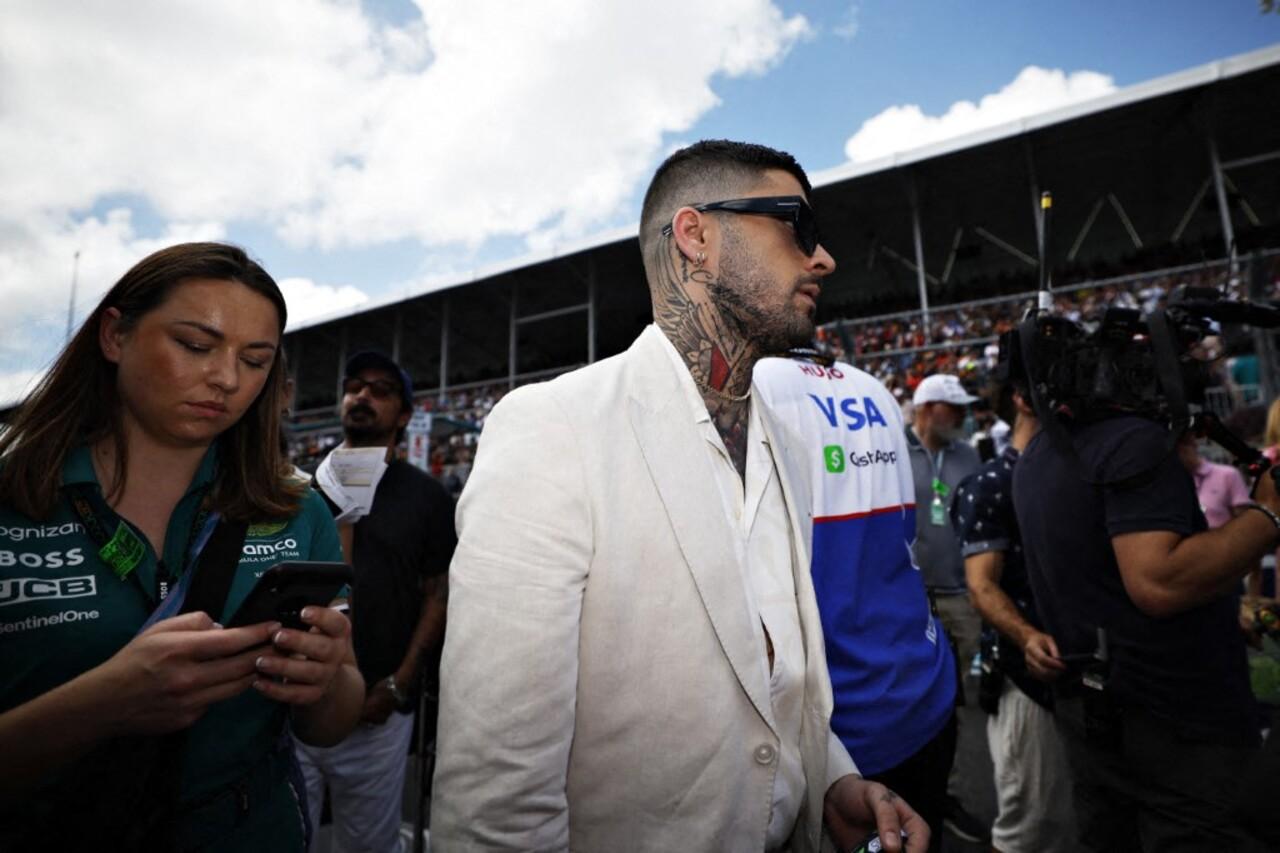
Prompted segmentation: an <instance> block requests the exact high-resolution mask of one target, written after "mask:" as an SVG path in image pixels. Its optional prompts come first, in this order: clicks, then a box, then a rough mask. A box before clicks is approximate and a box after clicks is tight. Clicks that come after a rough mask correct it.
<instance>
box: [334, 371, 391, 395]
mask: <svg viewBox="0 0 1280 853" xmlns="http://www.w3.org/2000/svg"><path fill="white" fill-rule="evenodd" d="M365 388H368V389H369V393H370V394H372V395H373V397H374V399H377V400H385V399H386V398H388V397H399V396H400V386H399V385H398V384H396V383H395V382H392V381H390V380H388V379H374V380H373V381H372V382H366V381H365V380H363V379H361V378H360V377H359V376H348V377H347V378H346V379H344V380H342V393H343V394H350V395H351V396H353V397H354V396H355V395H356V394H359V393H360V392H361V391H363V390H364V389H365Z"/></svg>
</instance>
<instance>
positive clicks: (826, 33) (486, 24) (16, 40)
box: [0, 0, 1280, 400]
mask: <svg viewBox="0 0 1280 853" xmlns="http://www.w3.org/2000/svg"><path fill="white" fill-rule="evenodd" d="M78 6H85V7H88V6H92V4H77V7H78ZM125 8H128V9H129V10H130V11H129V12H128V13H127V14H123V13H121V12H120V11H119V9H120V7H116V8H115V9H103V10H97V9H93V8H73V7H69V6H62V4H49V3H47V2H41V0H18V2H16V3H14V4H13V6H11V7H10V8H9V10H8V11H7V13H6V19H7V25H6V27H5V29H4V31H3V32H0V105H4V106H0V111H2V112H0V115H2V116H3V120H2V121H0V312H3V313H0V316H3V317H5V318H6V319H5V320H3V321H0V323H2V324H3V325H2V326H0V331H2V332H3V334H0V400H3V399H12V398H13V397H14V396H16V395H17V394H19V393H20V392H21V389H22V388H23V387H26V386H27V385H28V384H29V382H30V381H31V379H32V377H33V376H35V375H38V373H39V371H40V370H41V369H42V368H43V367H44V366H45V365H46V364H47V363H48V362H49V360H50V359H51V358H52V357H53V356H54V355H55V354H56V351H57V348H58V346H59V345H60V344H61V339H62V334H63V331H64V328H65V322H66V310H67V294H68V287H69V281H70V278H71V271H72V255H73V254H74V252H76V251H80V252H81V260H80V265H79V272H78V277H79V298H78V300H77V302H78V308H79V310H78V312H77V313H78V316H79V317H83V316H84V314H85V313H86V312H87V311H88V309H89V308H90V307H91V306H92V304H93V303H94V302H96V300H97V298H98V297H99V296H100V295H101V293H102V292H104V291H105V289H106V288H107V287H108V286H109V285H110V284H111V282H112V281H114V279H115V278H117V277H118V276H119V275H120V274H121V273H123V272H124V270H125V269H127V267H128V266H129V265H130V264H132V263H133V262H134V261H136V260H138V259H139V258H140V257H142V256H143V255H145V254H146V253H148V252H150V251H153V250H154V249H156V248H159V247H160V246H163V245H166V244H168V243H171V242H176V241H178V240H182V239H206V238H213V239H230V240H233V241H235V242H238V243H241V244H242V245H245V246H246V247H248V248H249V249H250V250H251V251H252V252H253V253H254V254H256V255H257V256H258V257H259V258H260V259H261V260H262V261H263V262H264V264H265V265H266V267H267V268H268V270H269V271H271V272H272V273H273V275H275V276H276V278H277V279H278V280H280V281H281V282H282V284H283V285H284V286H285V290H286V295H287V296H288V298H289V300H290V310H291V314H292V315H294V316H298V317H304V316H306V315H308V314H311V315H315V314H323V313H327V312H332V311H334V310H349V309H351V308H353V307H355V306H358V305H359V304H361V302H362V301H367V300H371V299H372V300H376V299H382V298H386V297H387V296H389V295H392V294H398V293H406V292H410V291H414V290H418V289H421V288H423V287H430V286H433V284H438V283H439V282H441V281H444V280H449V279H450V278H451V277H457V276H460V275H463V274H465V273H467V272H469V271H470V270H473V269H475V268H477V267H483V266H486V265H489V264H492V263H495V262H500V261H503V260H507V259H511V258H516V257H521V256H524V255H526V254H529V253H531V252H538V251H545V250H547V249H549V248H552V247H554V246H557V245H563V244H565V243H567V242H576V241H579V240H581V239H583V238H586V237H589V236H591V235H593V234H598V233H605V232H609V231H611V230H615V229H618V228H621V227H625V226H628V225H630V224H631V223H633V222H634V221H635V219H636V217H637V214H638V207H639V198H640V196H641V194H642V193H643V188H644V184H645V182H646V180H647V178H648V175H649V174H650V173H651V172H652V170H653V168H654V167H655V166H656V164H657V163H658V162H659V161H660V160H661V159H662V157H663V156H664V155H665V154H666V153H667V152H668V151H669V150H671V149H672V148H673V147H674V146H677V145H679V144H681V143H685V142H689V141H692V140H695V139H699V138H704V137H717V136H725V137H732V138H739V139H748V140H751V141H759V142H764V143H767V144H770V145H774V146H777V147H780V148H784V149H786V150H789V151H791V152H792V153H793V154H795V155H796V156H797V157H798V158H799V159H800V161H801V162H802V163H803V164H804V165H805V166H806V168H807V169H809V170H810V172H816V171H821V170H822V169H826V168H830V167H833V166H838V165H840V164H842V163H844V162H846V161H847V160H848V159H849V157H850V156H851V154H853V155H855V156H860V157H865V156H870V155H871V154H874V153H886V152H887V151H888V150H890V149H892V148H905V147H913V146H914V145H916V144H919V142H920V141H922V140H925V141H927V140H926V138H925V137H924V136H923V135H922V134H926V133H931V134H934V136H935V137H936V136H937V135H939V134H942V135H945V134H947V133H952V132H956V131H958V130H964V129H967V128H969V127H971V125H972V122H973V121H975V120H977V121H981V120H984V117H985V118H986V119H989V120H995V119H996V118H1000V117H1004V118H1006V119H1007V118H1008V117H1009V116H1010V115H1012V114H1018V113H1025V112H1029V111H1038V110H1040V109H1044V108H1052V107H1053V106H1056V105H1059V104H1060V103H1062V102H1064V99H1065V100H1080V99H1087V98H1089V97H1094V96H1097V95H1098V94H1102V93H1104V92H1106V91H1109V90H1110V89H1112V88H1115V87H1124V86H1127V85H1131V84H1133V83H1138V82H1142V81H1145V80H1149V79H1151V78H1154V77H1158V76H1161V75H1164V74H1168V73H1171V72H1174V71H1178V70H1182V69H1185V68H1189V67H1193V66H1197V65H1201V64H1204V63H1206V62H1210V61H1213V60H1216V59H1222V58H1225V57H1228V56H1232V55H1235V54H1239V53H1244V52H1247V51H1250V50H1254V49H1257V48H1261V47H1266V46H1269V45H1273V44H1276V43H1278V42H1280V15H1270V16H1263V15H1260V14H1259V13H1258V9H1257V3H1256V0H1217V2H1212V3H1207V2H1203V0H1201V2H1194V1H1193V0H1172V1H1171V2H1163V3H1151V2H1142V3H1139V2H1131V0H1115V2H1110V3H1100V2H1090V3H1084V2H1077V3H1030V2H1025V0H1024V2H1014V0H968V2H961V0H941V2H937V3H907V2H892V0H859V2H852V3H850V2H836V3H820V2H784V0H776V1H775V2H770V0H705V1H704V2H703V3H701V4H698V5H696V6H694V5H690V4H688V3H687V2H684V0H652V2H648V3H645V4H637V3H622V2H608V0H520V2H515V0H510V1H509V2H503V1H502V0H451V2H446V3H436V2H427V0H421V5H419V4H417V3H415V2H411V1H410V0H367V1H366V2H364V3H357V2H354V0H277V2H273V3H271V4H261V3H255V2H252V0H224V2H220V3H216V4H204V3H199V2H196V0H151V2H141V0H140V2H138V3H134V4H130V5H129V6H128V7H125ZM1028 69H1031V70H1028ZM1035 69H1043V71H1036V70H1035ZM1054 72H1057V73H1054ZM984 98H986V99H987V100H985V101H984V100H983V99H984ZM964 101H969V102H972V103H973V104H974V105H975V106H974V107H973V108H972V109H967V108H963V107H960V108H957V107H956V106H955V105H956V104H957V103H959V102H964ZM975 116H976V118H975ZM855 135H856V136H855ZM851 137H855V141H854V142H852V143H851V142H850V138H851ZM868 152H869V153H868Z"/></svg>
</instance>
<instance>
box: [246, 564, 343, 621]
mask: <svg viewBox="0 0 1280 853" xmlns="http://www.w3.org/2000/svg"><path fill="white" fill-rule="evenodd" d="M353 579H354V574H353V573H352V571H351V567H350V566H347V565H345V564H343V563H318V562H286V563H277V564H276V565H274V566H272V567H271V568H269V569H267V570H266V572H264V573H263V575H262V577H260V578H258V583H257V584H256V585H255V586H254V588H253V589H252V590H251V591H250V592H249V595H248V596H246V597H245V600H244V601H243V602H242V603H241V604H240V607H239V609H237V610H236V612H235V615H234V616H232V617H231V619H230V621H229V622H228V623H227V627H228V628H236V627H239V626H242V625H256V624H258V623H259V622H279V623H280V624H282V625H284V626H285V627H286V628H292V629H294V630H297V631H305V630H307V628H308V627H309V626H308V625H306V624H305V623H304V622H303V621H302V617H301V613H302V609H303V608H304V607H308V606H318V607H327V606H328V605H329V602H331V601H333V599H334V598H335V597H337V595H338V593H339V592H341V591H342V589H343V587H345V586H347V585H348V584H350V583H351V582H352V580H353Z"/></svg>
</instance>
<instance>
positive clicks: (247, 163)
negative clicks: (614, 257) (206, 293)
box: [0, 0, 809, 247]
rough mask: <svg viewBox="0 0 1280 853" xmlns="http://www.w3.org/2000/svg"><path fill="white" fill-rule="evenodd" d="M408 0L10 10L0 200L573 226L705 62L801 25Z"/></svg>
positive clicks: (770, 56)
mask: <svg viewBox="0 0 1280 853" xmlns="http://www.w3.org/2000/svg"><path fill="white" fill-rule="evenodd" d="M419 7H420V10H421V13H422V18H421V19H420V20H418V21H416V22H414V23H413V24H410V25H407V26H404V27H388V26H383V25H380V24H378V23H377V22H375V21H373V20H371V19H370V18H368V17H366V15H365V14H364V13H363V12H362V10H361V7H360V5H359V4H358V3H357V2H355V0H273V2H271V3H265V4H264V3H261V2H258V0H222V2H218V3H205V2H199V0H178V2H174V0H142V1H141V2H136V3H131V4H129V5H128V6H127V7H123V8H122V7H119V6H115V5H112V4H76V5H75V6H73V7H68V6H65V5H63V4H57V3H47V2H44V0H19V2H17V3H14V4H10V5H9V7H8V8H7V10H6V14H5V18H6V26H5V27H4V28H3V30H0V103H3V104H4V105H5V108H4V118H5V120H4V122H3V129H0V209H3V210H5V211H9V212H11V213H12V214H15V215H16V214H18V213H19V212H22V213H25V212H29V211H33V210H36V211H59V212H60V211H67V210H77V209H81V210H82V209H84V208H86V207H88V206H90V205H92V204H93V203H94V201H95V200H97V199H100V198H102V197H103V196H104V195H107V194H111V193H132V194H135V195H138V196H141V197H144V198H145V199H146V200H147V201H148V202H149V203H150V204H151V205H152V206H153V207H154V208H155V209H156V210H157V211H158V212H159V213H160V215H161V216H163V217H164V218H166V219H180V220H193V219H198V220H203V219H213V220H216V221H224V222H226V221H232V220H241V221H244V220H249V221H257V222H262V223H265V224H268V225H270V226H272V227H275V228H277V229H279V231H280V233H282V234H283V235H285V236H286V237H288V238H289V239H290V240H292V241H293V242H295V243H296V244H299V245H318V246H322V247H332V246H348V245H350V246H366V245H372V244H377V243H380V242H384V241H391V240H397V239H401V238H405V237H412V238H416V239H418V240H420V241H421V242H423V243H425V244H428V245H438V244H444V243H454V242H461V243H465V244H468V245H472V246H475V245H478V244H479V243H481V242H482V241H483V240H485V239H486V238H487V237H490V236H494V235H501V234H506V235H510V234H515V235H523V234H524V233H526V232H528V231H531V230H534V229H535V228H539V227H546V226H547V225H548V224H558V225H559V226H560V227H562V228H563V229H564V230H565V231H566V232H581V231H582V230H583V229H585V228H587V227H589V226H590V225H592V224H594V223H599V222H600V221H601V220H603V219H604V218H606V217H607V216H608V215H609V214H610V213H613V212H615V211H616V210H617V208H618V206H619V205H620V203H622V201H623V200H624V199H626V198H627V197H629V194H630V192H631V191H632V190H633V188H634V186H635V183H636V182H637V181H638V180H639V179H640V178H641V177H642V176H643V174H642V173H643V172H644V171H646V170H647V169H648V168H649V167H650V165H651V157H652V155H653V154H654V153H655V152H657V151H658V150H659V148H660V146H661V138H662V134H664V133H667V132H671V131H680V130H684V129H686V128H688V127H690V126H691V125H692V124H693V123H694V122H695V121H697V119H698V118H699V117H700V116H701V115H702V114H703V113H705V112H706V111H707V110H708V109H710V108H712V107H713V106H715V104H716V103H717V99H716V95H715V93H714V92H713V90H712V88H711V85H710V82H711V80H712V78H713V77H714V76H715V75H717V74H724V75H730V76H740V75H745V74H759V73H762V72H764V71H766V70H767V69H768V68H769V67H770V66H771V65H772V64H774V63H776V62H777V61H779V60H780V59H781V58H782V57H783V56H784V55H785V54H786V52H787V50H788V49H789V48H790V46H791V45H792V44H794V43H795V41H796V40H797V39H799V38H801V37H802V36H804V35H805V34H806V33H807V32H808V29H809V28H808V24H807V22H806V21H805V19H804V18H803V17H801V16H793V17H791V18H786V17H784V16H783V14H782V13H781V12H780V11H779V10H778V8H777V7H775V6H774V5H773V3H772V2H770V0H708V2H704V3H700V4H697V5H695V6H690V5H688V4H686V3H684V2H681V0H661V2H653V3H646V4H631V3H599V2H596V0H538V1H537V2H535V0H526V1H525V2H520V3H510V2H504V0H455V2H442V3H427V2H426V0H419ZM664 7H665V8H664ZM73 9H74V11H72V10H73ZM124 9H127V11H124ZM677 17H678V19H679V24H678V25H673V20H675V19H676V18H677Z"/></svg>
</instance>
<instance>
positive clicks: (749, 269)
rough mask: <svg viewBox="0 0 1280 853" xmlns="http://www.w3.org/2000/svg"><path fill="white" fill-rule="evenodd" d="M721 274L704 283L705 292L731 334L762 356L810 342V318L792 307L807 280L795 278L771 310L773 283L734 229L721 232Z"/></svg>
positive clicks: (811, 327) (811, 332) (811, 337)
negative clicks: (722, 240)
mask: <svg viewBox="0 0 1280 853" xmlns="http://www.w3.org/2000/svg"><path fill="white" fill-rule="evenodd" d="M724 235H725V238H724V243H723V246H724V249H723V253H722V257H721V261H720V275H719V276H718V277H717V278H715V279H713V280H712V281H710V282H708V283H707V293H708V294H709V295H710V296H711V298H712V299H713V300H714V301H715V304H716V307H717V308H718V309H719V311H720V314H721V316H723V317H724V318H725V321H726V322H727V323H729V324H730V325H732V326H733V327H734V329H733V330H734V332H735V333H737V334H738V335H739V336H741V337H742V338H743V339H744V340H747V341H750V342H751V343H752V344H754V345H755V346H756V348H757V349H758V350H759V351H760V352H761V353H765V354H774V353H783V352H786V351H787V350H789V349H792V348H793V347H804V346H809V345H810V344H811V343H812V342H813V332H814V324H813V318H812V317H810V316H809V314H808V313H807V312H804V311H800V310H798V309H797V308H796V307H795V303H794V298H795V294H796V292H797V290H798V289H799V287H800V285H801V284H803V283H804V282H805V281H806V279H805V277H804V276H800V277H797V278H796V280H795V281H794V282H793V283H792V286H791V289H790V290H789V291H788V292H787V294H786V295H785V296H784V298H783V301H782V305H781V308H780V309H779V308H776V307H771V306H769V305H768V303H767V301H766V299H767V295H768V294H769V293H770V292H771V291H772V290H774V289H776V287H777V285H776V282H774V281H772V280H771V279H769V278H768V277H767V275H766V274H765V273H764V271H763V270H762V269H761V268H760V265H759V264H757V263H756V262H755V258H754V256H753V255H752V254H751V253H750V251H749V250H748V247H747V244H746V241H744V240H742V238H741V237H740V236H739V235H738V234H737V233H736V229H734V228H732V227H727V228H725V229H724Z"/></svg>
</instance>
